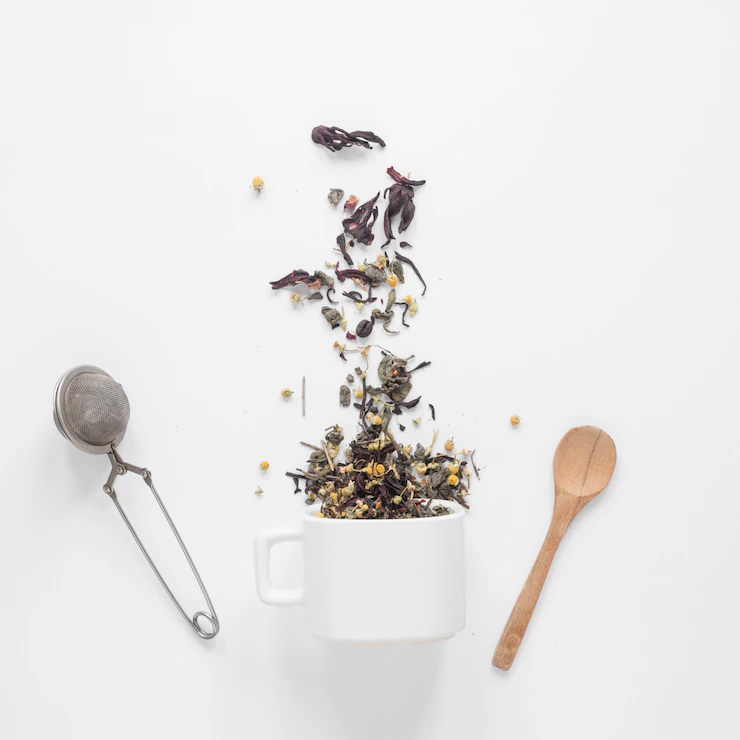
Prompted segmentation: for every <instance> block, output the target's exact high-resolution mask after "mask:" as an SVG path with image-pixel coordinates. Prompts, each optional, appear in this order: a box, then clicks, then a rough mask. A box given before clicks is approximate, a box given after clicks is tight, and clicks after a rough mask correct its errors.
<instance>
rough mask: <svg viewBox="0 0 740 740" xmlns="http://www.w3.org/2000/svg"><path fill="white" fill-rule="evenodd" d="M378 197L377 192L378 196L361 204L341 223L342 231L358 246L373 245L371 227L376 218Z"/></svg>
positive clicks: (373, 236)
mask: <svg viewBox="0 0 740 740" xmlns="http://www.w3.org/2000/svg"><path fill="white" fill-rule="evenodd" d="M379 197H380V191H378V194H377V195H376V196H375V197H374V198H371V199H370V200H369V201H367V202H366V203H363V204H362V205H361V206H360V207H359V208H358V209H357V210H356V211H355V212H354V213H353V214H352V215H351V216H349V217H348V218H345V219H344V221H342V226H344V230H345V231H346V232H347V233H348V234H349V235H350V236H352V237H354V238H355V239H357V241H358V242H360V244H367V245H368V246H370V245H371V244H372V243H373V239H374V238H375V235H374V234H373V226H374V225H375V221H376V220H377V218H378V207H377V206H376V205H375V202H376V201H377V200H378V198H379Z"/></svg>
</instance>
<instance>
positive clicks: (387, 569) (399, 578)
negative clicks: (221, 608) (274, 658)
mask: <svg viewBox="0 0 740 740" xmlns="http://www.w3.org/2000/svg"><path fill="white" fill-rule="evenodd" d="M443 503H444V505H445V506H449V507H450V508H451V509H452V513H451V514H447V515H444V516H435V517H425V518H422V519H392V520H381V521H378V520H372V521H365V520H356V519H355V520H346V519H326V518H322V517H317V516H316V514H317V513H318V512H319V511H320V506H312V507H311V508H309V509H307V510H306V512H305V513H304V514H303V516H302V517H301V528H300V529H295V528H290V527H285V528H280V529H273V530H268V531H265V532H262V533H260V534H258V535H257V537H256V539H255V543H254V563H255V572H256V579H257V594H258V596H259V597H260V599H261V600H262V601H263V602H264V603H265V604H271V605H275V606H294V605H297V604H302V605H303V606H304V607H305V611H306V618H307V624H308V630H309V632H310V633H311V634H313V635H315V636H316V637H318V638H322V639H326V640H333V641H338V642H352V643H420V642H432V641H434V640H445V639H447V638H449V637H452V636H453V635H455V634H456V633H457V632H460V630H462V629H463V627H464V626H465V583H464V544H463V525H464V518H465V509H464V508H463V507H461V506H460V505H459V504H457V503H455V502H450V501H445V502H443ZM292 541H298V542H303V588H301V589H280V588H276V587H275V586H273V584H272V581H271V579H270V550H271V548H272V546H273V545H276V544H278V543H280V542H292Z"/></svg>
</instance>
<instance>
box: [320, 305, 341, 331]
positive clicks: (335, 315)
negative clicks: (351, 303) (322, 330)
mask: <svg viewBox="0 0 740 740" xmlns="http://www.w3.org/2000/svg"><path fill="white" fill-rule="evenodd" d="M321 313H322V314H324V318H325V319H326V320H327V322H328V323H329V324H331V328H332V329H336V328H337V327H338V326H339V325H340V324H341V323H342V314H340V313H339V311H337V309H336V308H329V306H324V307H323V308H322V309H321Z"/></svg>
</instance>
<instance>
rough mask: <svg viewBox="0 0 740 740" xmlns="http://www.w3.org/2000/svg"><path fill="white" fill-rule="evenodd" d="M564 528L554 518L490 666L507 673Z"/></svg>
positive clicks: (525, 629)
mask: <svg viewBox="0 0 740 740" xmlns="http://www.w3.org/2000/svg"><path fill="white" fill-rule="evenodd" d="M567 526H568V525H567V524H566V525H565V527H563V526H562V523H561V522H560V521H558V519H557V518H553V521H552V524H550V529H549V530H548V531H547V536H546V537H545V541H544V542H543V543H542V548H541V549H540V554H539V555H538V556H537V560H536V561H535V563H534V565H533V566H532V570H531V571H530V572H529V577H528V578H527V582H526V583H525V584H524V588H523V589H522V592H521V593H520V594H519V598H518V599H517V601H516V604H514V608H513V609H512V610H511V616H510V617H509V621H508V622H507V623H506V627H504V631H503V633H502V634H501V639H500V640H499V641H498V645H497V646H496V652H495V653H494V654H493V665H495V666H496V668H500V669H501V670H502V671H508V670H509V668H511V664H512V663H513V662H514V658H515V657H516V654H517V651H518V650H519V645H520V644H521V642H522V638H523V637H524V633H525V632H526V631H527V625H528V624H529V620H530V619H531V617H532V612H533V611H534V608H535V606H536V605H537V599H539V597H540V591H542V586H543V585H544V583H545V578H547V573H548V571H549V570H550V565H551V563H552V559H553V557H555V551H556V550H557V549H558V545H559V544H560V540H561V539H562V538H563V534H565V530H566V529H567Z"/></svg>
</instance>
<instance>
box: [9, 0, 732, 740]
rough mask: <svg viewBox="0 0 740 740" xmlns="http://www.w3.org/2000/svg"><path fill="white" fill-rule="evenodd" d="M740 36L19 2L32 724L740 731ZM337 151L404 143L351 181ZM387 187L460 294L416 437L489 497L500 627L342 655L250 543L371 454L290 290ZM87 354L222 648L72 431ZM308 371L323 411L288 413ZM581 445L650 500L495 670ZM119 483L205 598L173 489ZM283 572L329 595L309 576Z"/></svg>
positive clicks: (478, 19) (613, 498) (376, 6)
mask: <svg viewBox="0 0 740 740" xmlns="http://www.w3.org/2000/svg"><path fill="white" fill-rule="evenodd" d="M739 26H740V11H739V10H738V6H737V4H736V3H732V2H729V1H728V2H719V1H718V0H717V1H715V2H647V3H646V2H620V3H617V2H604V1H603V0H602V1H597V2H593V1H588V2H566V3H547V2H542V3H533V2H528V3H485V4H483V3H481V4H479V5H478V4H474V3H466V2H456V3H453V4H450V5H448V6H447V7H445V8H436V7H435V6H434V5H433V4H432V3H421V2H418V3H405V4H403V5H401V4H399V3H379V2H374V3H372V4H370V3H361V2H335V3H300V4H299V3H277V2H269V1H267V0H265V2H262V3H245V2H229V3H225V2H142V1H138V0H137V1H136V2H134V1H130V2H125V3H111V2H109V3H94V2H67V3H55V2H25V3H10V2H6V3H3V7H2V11H0V70H1V71H0V76H1V81H2V86H1V88H0V107H1V108H2V114H1V115H0V135H1V136H2V149H1V150H0V240H1V242H0V244H1V245H2V289H1V290H0V326H1V327H2V340H3V353H2V358H1V359H0V379H1V380H2V388H3V395H2V404H1V405H0V410H1V414H2V416H1V419H2V425H0V449H1V450H2V490H3V495H2V515H1V516H0V574H1V576H2V584H3V632H4V641H3V649H2V658H1V660H0V735H2V736H3V737H7V738H12V739H13V740H15V739H16V738H19V739H20V738H47V737H57V738H75V739H76V740H83V739H85V738H96V740H97V738H100V737H105V738H108V739H109V740H113V739H114V738H115V739H118V738H127V739H128V738H157V739H160V738H182V739H185V738H199V739H203V738H219V739H224V740H228V739H230V738H242V737H250V738H265V739H272V738H275V739H282V738H301V740H313V739H314V738H316V739H319V738H320V739H321V740H346V739H347V738H353V739H354V738H358V739H370V738H373V739H374V738H380V737H384V738H399V739H401V738H402V739H404V740H408V739H410V738H425V739H427V738H435V739H436V738H440V739H441V738H450V737H455V736H464V737H466V738H472V739H473V740H477V739H478V738H491V737H500V738H537V737H548V738H569V739H572V740H576V739H581V738H584V739H585V738H594V737H598V738H622V737H629V738H655V737H671V738H694V737H697V736H702V737H712V738H734V737H737V733H738V725H739V724H740V722H739V721H740V716H739V711H738V708H737V707H738V705H737V696H738V689H740V669H739V668H738V657H740V656H739V655H738V652H739V648H740V638H739V637H738V635H739V632H738V597H737V577H736V572H737V566H738V555H740V542H739V541H738V538H737V526H736V523H737V518H738V515H740V493H739V490H738V482H739V481H738V477H739V476H738V462H737V460H738V453H739V452H740V449H739V447H740V432H738V424H737V419H738V412H740V402H739V398H738V390H737V387H738V382H739V381H738V378H739V377H740V357H739V355H738V350H737V317H738V309H740V291H739V290H738V257H737V254H738V225H739V224H738V202H739V199H740V178H739V176H738V172H739V171H740V170H739V169H738V166H739V165H740V144H739V143H738V131H740V109H739V108H738V103H737V89H738V75H737V70H738V69H739V68H740V47H739V46H738V43H737V40H738V32H739V31H740V28H739ZM320 123H322V124H327V125H339V126H342V127H345V128H347V129H350V130H351V129H371V130H374V131H376V132H377V133H379V134H381V135H382V136H383V137H384V138H385V139H386V141H387V142H388V146H387V148H386V149H385V150H380V149H378V148H375V149H373V151H365V150H356V149H353V150H348V151H345V152H342V153H340V154H330V153H329V152H328V151H326V150H324V149H321V148H319V147H317V146H315V145H314V144H312V143H311V140H310V132H311V129H312V127H313V126H315V125H317V124H320ZM389 165H394V166H396V167H397V168H398V169H399V170H401V171H402V172H404V173H406V172H411V174H412V176H414V177H426V178H427V179H428V183H427V184H426V185H425V186H424V187H423V188H419V189H418V190H417V197H416V202H417V219H416V221H415V222H414V224H413V226H412V228H411V229H410V230H409V232H407V234H406V235H405V236H406V237H407V238H408V241H410V242H411V243H412V244H413V245H414V249H413V250H412V253H411V254H412V256H413V258H414V259H415V260H416V262H417V263H418V265H419V266H420V268H421V270H422V273H423V274H424V275H425V277H426V278H427V281H428V283H429V291H428V293H427V295H426V296H425V298H424V299H423V300H420V306H421V308H420V311H419V313H418V315H417V316H416V317H415V319H414V320H413V326H412V328H411V329H409V330H408V331H406V332H404V333H403V334H401V335H399V336H398V337H395V338H392V339H391V338H389V339H387V346H390V347H392V349H393V350H394V351H396V352H398V353H399V354H410V353H415V354H416V355H417V356H418V357H419V359H429V360H431V361H432V362H433V365H432V367H431V368H429V370H427V371H425V373H424V374H419V376H418V380H417V383H416V388H415V389H418V390H419V391H420V392H421V393H422V395H423V402H424V403H426V402H432V403H434V404H435V405H436V408H437V423H436V424H434V423H433V422H432V421H431V419H430V417H429V413H428V409H427V408H426V406H423V407H420V408H421V410H422V417H423V420H422V424H421V428H420V438H421V439H428V438H429V437H430V436H431V434H432V430H433V429H434V428H439V429H440V434H441V435H442V439H444V438H446V437H447V436H450V435H453V434H454V436H455V439H456V441H457V442H458V443H459V444H460V445H461V446H466V447H476V448H477V459H478V461H479V463H480V465H481V466H483V467H484V468H485V470H484V471H483V477H482V482H481V484H480V485H478V486H474V488H473V495H472V496H471V499H470V502H471V506H472V508H471V513H470V516H469V517H468V528H467V538H468V539H467V545H468V564H467V574H466V575H467V585H468V599H467V603H468V619H467V626H466V629H465V631H464V632H462V633H461V634H459V635H458V636H456V637H455V638H454V639H452V640H450V641H448V642H445V643H442V644H436V645H430V646H422V647H388V648H382V649H362V648H353V647H346V648H339V647H334V648H327V647H325V646H321V645H320V644H318V643H317V642H316V641H315V640H314V639H313V638H311V637H310V636H309V635H307V634H306V632H305V630H304V627H303V622H302V614H301V611H300V609H293V610H279V609H275V608H270V607H267V606H264V605H262V604H261V603H260V602H259V601H258V600H257V597H256V595H255V590H254V581H253V575H252V556H251V548H252V541H253V537H254V534H255V532H257V531H258V530H260V529H263V528H267V527H272V526H277V525H283V524H293V523H295V522H297V520H298V517H299V514H300V511H301V510H302V506H303V504H302V502H301V500H300V499H299V498H294V497H293V496H292V495H291V486H290V482H289V481H288V480H287V479H285V478H284V477H283V471H285V470H288V469H292V468H295V467H297V466H299V465H301V464H302V463H303V461H304V460H305V457H306V454H305V453H306V450H305V448H302V447H300V446H299V445H298V442H299V440H301V439H308V440H309V441H316V440H318V439H319V437H320V433H321V430H323V429H324V428H325V427H327V426H329V425H330V424H332V423H334V422H335V421H338V422H340V423H343V424H344V425H345V426H347V427H348V428H350V427H351V425H352V420H353V415H352V414H350V412H349V410H345V409H339V408H338V404H337V388H338V386H339V384H340V383H341V381H342V378H343V377H344V375H345V374H346V372H347V370H348V369H349V367H350V366H347V365H345V364H344V363H342V362H341V360H339V359H338V357H337V356H336V352H335V351H334V350H332V347H331V345H332V342H333V341H334V339H335V338H337V335H338V332H334V334H332V332H331V331H330V330H329V327H328V325H327V324H326V323H325V322H324V321H323V319H322V318H321V317H320V315H319V305H317V304H311V303H308V304H306V305H305V306H302V307H299V308H297V309H293V307H292V306H291V305H290V304H289V301H288V295H287V292H279V293H278V292H271V291H270V289H269V286H268V285H267V282H268V280H273V279H276V278H277V277H280V276H281V275H283V274H285V273H286V272H288V271H290V270H291V269H294V268H297V267H305V268H306V269H315V268H317V267H320V266H321V265H322V264H323V261H324V260H325V259H331V257H332V252H331V247H332V245H333V243H334V238H335V236H336V234H337V233H338V224H339V218H340V214H339V212H338V211H336V210H334V209H332V208H331V207H330V206H329V205H328V203H327V201H326V193H327V191H328V189H329V188H330V187H342V188H344V189H345V190H346V191H347V193H350V192H352V193H356V194H357V195H358V196H360V198H361V199H363V200H364V199H366V198H368V197H370V196H372V195H374V193H375V192H376V191H377V190H378V189H380V188H384V187H386V186H387V185H388V184H390V180H389V179H388V178H387V176H386V175H385V169H386V168H387V167H388V166H389ZM254 175H261V176H262V177H263V178H264V179H265V182H266V188H265V191H264V192H263V193H262V194H261V195H259V196H258V195H257V194H256V193H255V192H253V191H251V190H250V189H249V182H250V181H251V178H252V177H253V176H254ZM377 231H378V232H379V231H380V230H379V229H378V230H377ZM379 236H380V234H379ZM377 243H378V244H380V243H382V242H380V240H379V239H378V242H377ZM376 251H377V250H374V249H371V250H368V251H367V255H368V256H371V257H374V254H375V252H376ZM356 256H359V257H362V256H363V253H362V249H360V250H359V251H357V254H356ZM407 286H408V291H409V292H411V293H413V294H414V295H418V294H419V292H420V291H419V288H418V283H417V282H416V280H415V278H413V277H410V278H409V280H408V282H407ZM352 320H353V321H354V320H355V317H354V316H353V318H352ZM384 339H385V337H384ZM79 363H93V364H97V365H100V366H102V367H104V368H106V369H107V370H108V371H109V372H110V373H111V374H112V375H113V376H114V377H115V378H116V379H117V380H119V381H120V382H122V383H123V385H124V387H125V388H126V391H127V393H128V395H129V398H130V400H131V405H132V417H131V423H130V426H129V431H128V436H127V438H126V440H125V442H124V444H123V445H122V446H121V452H122V454H123V456H124V458H125V459H127V460H130V461H131V462H133V463H135V464H140V465H146V466H148V467H149V468H151V470H152V471H153V473H154V476H155V480H156V481H157V482H158V484H159V489H160V492H161V493H162V496H163V498H164V500H165V501H166V502H167V503H168V505H169V508H170V512H171V513H172V515H173V517H174V519H175V521H176V522H177V524H178V526H179V528H180V530H181V532H182V534H183V537H184V539H185V541H186V543H187V544H188V546H189V547H190V550H191V552H192V554H193V556H194V558H195V561H196V563H197V564H198V566H199V568H200V570H201V574H202V575H203V578H204V580H205V582H206V584H207V586H208V588H209V590H210V592H211V596H212V598H213V600H214V603H215V606H216V609H217V611H218V614H219V616H220V618H221V622H222V632H221V634H220V635H219V637H218V638H217V639H216V640H214V641H213V642H212V643H206V642H203V641H201V640H198V639H197V638H196V637H195V636H194V635H193V634H192V633H191V632H190V631H189V630H188V628H187V626H186V625H185V624H184V623H183V622H182V620H181V619H180V617H179V616H178V615H177V614H176V612H175V611H174V610H173V608H172V606H171V605H170V603H169V601H168V600H167V597H166V595H165V594H164V592H163V591H162V590H161V588H160V586H159V584H158V583H157V582H156V580H155V579H154V577H153V576H152V574H151V573H150V572H149V570H148V566H147V565H146V563H145V562H144V560H143V558H142V557H141V556H140V554H139V553H138V551H137V549H136V546H135V544H134V543H133V541H132V540H131V538H130V536H129V534H128V533H127V532H126V530H125V528H124V526H123V524H122V522H121V521H120V520H119V518H118V516H117V514H116V512H115V511H114V509H113V507H112V506H111V504H110V502H109V501H108V499H107V497H106V496H105V495H104V494H103V493H102V491H101V486H102V484H103V482H104V480H105V477H106V475H107V461H106V460H105V458H99V457H94V456H90V455H85V454H83V453H82V452H79V451H78V450H76V449H75V448H74V447H73V446H72V445H70V444H69V443H68V442H66V441H65V440H64V439H63V438H62V437H61V436H59V434H58V433H57V431H56V430H55V428H54V425H53V423H52V418H51V395H52V390H53V387H54V383H55V381H56V379H57V377H58V376H59V375H60V374H61V373H62V372H63V371H65V370H66V369H67V368H69V367H71V366H73V365H76V364H79ZM354 364H355V363H354V362H352V363H351V366H354ZM304 374H305V375H306V376H307V384H308V413H307V415H306V417H305V418H302V417H301V415H300V410H299V409H300V403H299V400H297V399H298V397H297V396H294V397H293V399H292V400H291V401H290V402H287V403H286V402H284V401H283V400H282V399H281V398H280V397H279V395H278V394H279V391H280V389H281V388H283V387H285V386H291V387H292V388H294V389H298V388H299V386H300V378H301V376H302V375H304ZM512 413H518V414H520V415H521V416H522V418H523V422H522V424H521V426H520V427H519V428H518V429H516V430H513V429H512V428H511V427H510V426H509V423H508V418H509V415H510V414H512ZM584 423H591V424H596V425H598V426H601V427H603V428H604V429H606V430H607V431H608V432H609V433H610V434H611V435H612V436H613V438H614V440H615V442H616V445H617V448H618V454H619V462H618V465H617V471H616V474H615V476H614V478H613V480H612V483H611V485H610V486H609V488H608V489H607V491H606V492H605V493H604V495H603V496H602V497H600V498H599V499H597V500H596V501H595V502H594V503H593V504H591V505H590V506H589V507H588V508H587V509H586V510H585V511H584V512H583V514H581V515H580V517H579V519H578V520H577V521H576V522H575V524H574V525H573V527H572V529H571V531H570V532H569V533H568V535H567V537H566V539H565V541H564V542H563V544H562V547H561V550H560V552H559V554H558V556H557V558H556V560H555V563H554V566H553V569H552V571H551V573H550V578H549V580H548V582H547V584H546V586H545V589H544V591H543V594H542V598H541V600H540V603H539V605H538V609H537V611H536V613H535V616H534V618H533V620H532V622H531V624H530V629H529V631H528V633H527V635H526V638H525V640H524V643H523V645H522V648H521V651H520V653H519V656H518V658H517V661H516V662H515V664H514V666H513V668H512V670H511V671H510V672H509V673H508V674H505V673H501V672H499V671H497V670H495V669H493V668H491V666H490V659H491V655H492V653H493V650H494V647H495V645H496V642H497V640H498V637H499V635H500V632H501V629H502V627H503V625H504V624H505V622H506V619H507V617H508V614H509V611H510V609H511V607H512V605H513V603H514V601H515V599H516V596H517V594H518V592H519V590H520V588H521V586H522V584H523V583H524V580H525V578H526V575H527V573H528V571H529V568H530V566H531V565H532V562H533V561H534V558H535V555H536V553H537V550H538V548H539V545H540V542H541V540H542V538H543V537H544V534H545V531H546V529H547V524H548V521H549V516H550V512H551V506H552V482H551V460H552V453H553V451H554V449H555V446H556V444H557V442H558V440H559V438H560V436H561V435H562V434H563V433H564V432H565V431H566V430H567V429H569V428H570V427H571V426H574V425H577V424H584ZM262 459H268V460H269V461H270V462H271V468H270V470H269V472H268V473H267V474H265V475H261V474H260V473H259V471H258V469H257V466H258V464H259V462H260V460H262ZM258 485H260V486H262V488H264V490H265V493H264V494H263V495H262V497H260V498H258V497H256V496H255V495H254V490H255V488H256V487H257V486H258ZM119 491H120V493H121V498H122V500H123V502H124V505H125V506H127V507H128V510H129V511H130V513H131V516H132V518H134V520H135V523H136V524H137V526H139V527H141V529H142V534H143V535H144V536H146V537H147V538H148V539H147V542H151V543H153V542H154V541H155V540H156V543H157V545H156V546H154V544H152V549H153V551H154V554H155V555H156V556H157V557H158V558H159V559H160V560H161V561H162V562H163V563H166V566H167V567H166V568H165V570H166V571H167V573H168V574H169V577H171V578H172V580H173V581H174V584H175V585H176V586H177V588H178V593H183V594H184V595H187V598H186V599H185V600H186V601H187V602H188V608H189V609H191V610H195V609H197V608H200V607H201V606H202V602H201V600H200V598H199V594H198V592H197V589H196V588H195V586H194V584H193V583H192V581H191V580H188V579H187V577H186V576H187V572H186V571H183V563H182V562H181V561H180V560H178V559H177V557H176V552H175V550H173V549H172V542H171V540H170V539H168V538H167V532H166V530H165V529H164V528H163V525H162V522H161V521H160V518H159V517H158V514H157V511H156V510H155V509H154V508H153V504H152V502H151V501H150V500H148V499H147V497H146V495H147V494H146V489H145V488H144V487H143V486H142V485H141V482H140V481H138V480H134V479H131V476H130V477H129V478H127V479H125V480H123V481H122V482H121V483H120V485H119ZM276 555H278V558H277V562H276V564H275V565H276V577H277V578H278V579H279V580H280V582H281V583H284V584H286V585H297V583H298V582H299V580H300V576H299V575H298V566H299V563H300V552H299V551H298V550H291V549H290V548H288V547H287V546H286V549H285V550H283V551H281V553H276ZM365 567H371V564H367V563H358V564H357V577H358V578H361V577H362V570H363V568H365Z"/></svg>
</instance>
